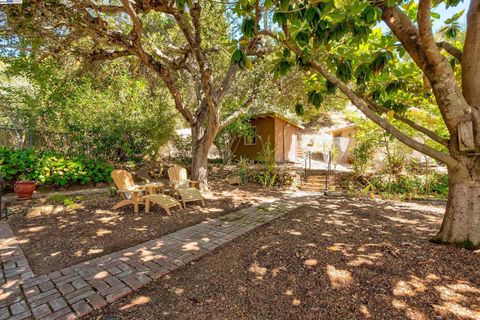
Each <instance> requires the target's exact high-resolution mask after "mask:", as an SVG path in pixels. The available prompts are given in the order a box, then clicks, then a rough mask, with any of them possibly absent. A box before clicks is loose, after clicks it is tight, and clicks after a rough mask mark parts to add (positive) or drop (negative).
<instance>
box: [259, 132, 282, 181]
mask: <svg viewBox="0 0 480 320" xmlns="http://www.w3.org/2000/svg"><path fill="white" fill-rule="evenodd" d="M258 160H259V161H260V163H261V164H262V171H261V172H260V173H259V174H258V175H257V180H258V182H260V183H261V184H262V185H263V186H264V187H265V188H271V187H273V186H274V185H275V182H276V180H277V174H276V173H275V168H276V163H275V150H274V149H273V148H272V145H271V144H270V141H267V142H266V143H264V144H263V146H262V151H261V152H260V153H259V155H258Z"/></svg>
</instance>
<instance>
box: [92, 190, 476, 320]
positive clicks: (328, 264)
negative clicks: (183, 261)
mask: <svg viewBox="0 0 480 320" xmlns="http://www.w3.org/2000/svg"><path fill="white" fill-rule="evenodd" d="M443 210H444V207H442V206H427V205H420V204H408V203H399V202H377V201H372V200H368V199H363V200H359V199H353V198H342V197H338V198H334V197H330V198H325V197H319V198H318V199H317V200H315V201H312V202H311V203H308V204H307V205H305V206H303V207H300V208H299V209H296V210H294V211H292V212H290V213H289V214H287V215H286V216H284V217H282V218H279V219H277V220H275V221H273V222H272V223H270V224H268V225H264V226H263V227H260V228H258V229H256V230H254V231H252V232H250V233H248V234H246V235H244V236H242V237H240V238H237V239H235V240H234V241H232V242H230V243H228V244H226V245H224V246H222V247H220V248H219V249H217V250H216V251H214V252H213V253H211V254H209V255H207V256H204V257H203V258H201V259H200V260H198V261H197V262H193V263H191V264H189V265H187V266H185V267H184V268H182V269H179V270H177V271H175V272H173V273H172V274H171V275H167V276H166V277H164V278H162V279H159V280H158V281H155V282H153V283H151V284H149V286H147V287H145V288H143V289H141V290H140V291H137V292H136V293H134V294H131V295H128V296H126V297H124V298H123V299H121V300H119V301H117V302H116V303H114V304H112V305H109V306H107V307H106V308H105V309H102V310H100V312H98V313H96V314H93V315H92V316H90V319H107V318H108V316H115V317H117V319H463V318H464V319H480V251H477V252H472V251H467V250H464V249H459V248H454V247H448V246H441V245H436V244H433V243H430V242H429V241H428V239H429V238H430V237H432V236H433V235H434V234H435V232H436V230H438V228H439V225H440V223H441V216H442V213H443Z"/></svg>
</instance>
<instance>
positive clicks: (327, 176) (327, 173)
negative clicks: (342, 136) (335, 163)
mask: <svg viewBox="0 0 480 320" xmlns="http://www.w3.org/2000/svg"><path fill="white" fill-rule="evenodd" d="M331 168H332V150H330V151H329V152H328V161H327V170H326V171H325V192H324V194H325V195H326V194H327V192H328V178H329V177H330V170H331Z"/></svg>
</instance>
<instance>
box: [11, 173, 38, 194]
mask: <svg viewBox="0 0 480 320" xmlns="http://www.w3.org/2000/svg"><path fill="white" fill-rule="evenodd" d="M36 187H37V184H36V183H35V181H33V180H29V179H28V175H26V174H21V175H19V176H18V180H17V181H15V185H14V187H13V190H14V191H15V193H16V194H17V197H18V198H20V199H31V198H32V194H33V192H34V191H35V188H36Z"/></svg>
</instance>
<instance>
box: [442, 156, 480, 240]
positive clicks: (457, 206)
mask: <svg viewBox="0 0 480 320" xmlns="http://www.w3.org/2000/svg"><path fill="white" fill-rule="evenodd" d="M470 163H471V162H470ZM475 166H476V167H477V168H476V170H475V169H473V170H472V168H471V169H470V170H468V168H467V167H466V166H465V167H463V168H460V169H459V168H454V169H449V172H448V188H449V189H448V201H447V208H446V212H445V215H444V217H443V223H442V226H441V228H440V231H439V232H438V234H437V235H436V236H435V238H434V239H433V241H434V242H437V243H445V244H454V245H458V246H462V247H465V248H467V249H475V248H480V171H479V170H478V167H479V164H478V162H477V163H476V164H475V165H474V167H475Z"/></svg>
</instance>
